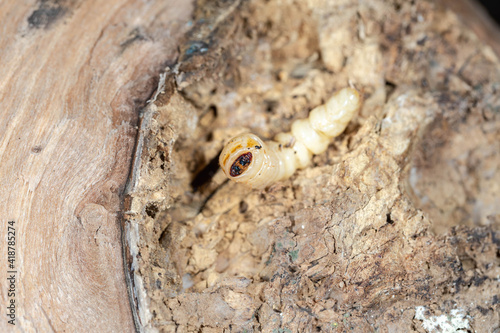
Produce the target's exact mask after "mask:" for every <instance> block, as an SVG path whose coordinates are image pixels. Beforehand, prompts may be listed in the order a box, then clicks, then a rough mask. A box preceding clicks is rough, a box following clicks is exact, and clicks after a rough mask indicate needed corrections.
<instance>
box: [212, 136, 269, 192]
mask: <svg viewBox="0 0 500 333" xmlns="http://www.w3.org/2000/svg"><path fill="white" fill-rule="evenodd" d="M269 153H270V152H269V148H268V147H267V145H266V144H265V143H264V141H262V140H261V139H260V138H259V137H258V136H256V135H255V134H251V133H245V134H241V135H238V136H236V137H234V138H232V139H231V140H229V142H228V143H227V144H226V146H225V147H224V149H223V150H222V153H221V154H220V156H219V164H220V166H221V168H222V171H224V173H225V174H226V177H227V178H229V179H231V180H233V181H235V182H238V183H243V184H246V185H249V186H251V187H254V188H262V187H265V186H266V185H267V180H268V179H269V177H270V176H271V177H272V174H273V172H271V174H269V172H270V171H271V170H270V169H276V168H273V167H272V164H273V163H271V159H270V156H269Z"/></svg>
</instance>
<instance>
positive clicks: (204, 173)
mask: <svg viewBox="0 0 500 333" xmlns="http://www.w3.org/2000/svg"><path fill="white" fill-rule="evenodd" d="M221 151H222V149H221ZM221 151H219V153H218V154H217V155H215V157H214V158H212V159H211V160H210V162H208V164H207V165H206V166H205V167H203V169H201V170H200V172H198V173H197V174H196V176H195V177H194V179H193V180H192V181H191V187H192V188H193V191H197V190H198V189H199V188H200V187H201V186H203V185H205V184H207V183H209V182H210V181H211V180H212V178H213V177H214V175H215V173H216V172H217V170H219V155H220V153H221Z"/></svg>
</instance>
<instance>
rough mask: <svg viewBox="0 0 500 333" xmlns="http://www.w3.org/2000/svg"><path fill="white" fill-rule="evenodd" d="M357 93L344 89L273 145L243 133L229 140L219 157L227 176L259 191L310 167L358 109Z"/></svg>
mask: <svg viewBox="0 0 500 333" xmlns="http://www.w3.org/2000/svg"><path fill="white" fill-rule="evenodd" d="M361 104H362V101H361V96H360V95H359V92H358V91H357V90H356V89H354V88H344V89H342V90H340V91H338V92H337V93H335V94H334V95H333V96H332V97H331V98H330V99H329V100H328V101H327V102H326V103H325V104H323V105H320V106H317V107H316V108H314V109H313V110H312V111H311V112H310V113H309V117H308V118H306V119H299V120H296V121H294V122H293V124H292V129H291V133H279V134H277V135H276V136H275V138H274V140H275V141H263V140H261V139H260V138H259V137H258V136H256V135H255V134H251V133H245V134H240V135H238V136H236V137H234V138H232V139H231V140H230V141H229V142H228V143H227V144H226V146H225V147H224V149H223V150H222V153H221V154H220V156H219V164H220V165H221V168H222V170H223V171H224V173H225V174H226V176H227V177H228V178H229V179H231V180H233V181H235V182H238V183H243V184H246V185H249V186H251V187H253V188H258V189H262V188H265V187H266V186H269V185H271V184H272V183H274V182H276V181H279V180H282V179H286V178H288V177H290V176H291V175H292V174H293V173H294V172H295V171H296V170H297V169H303V168H305V167H307V166H308V165H309V163H310V162H311V158H312V155H313V154H321V153H323V152H325V151H326V149H327V148H328V144H329V143H330V141H331V139H332V138H334V137H336V136H338V135H340V134H341V133H342V132H343V131H344V130H345V128H346V127H347V124H349V121H351V119H352V118H353V116H354V115H355V114H356V112H357V111H358V110H359V108H360V107H361Z"/></svg>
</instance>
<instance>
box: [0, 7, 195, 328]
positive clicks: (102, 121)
mask: <svg viewBox="0 0 500 333" xmlns="http://www.w3.org/2000/svg"><path fill="white" fill-rule="evenodd" d="M191 11H192V4H191V2H190V1H180V0H179V1H175V0H169V1H149V2H137V1H126V0H114V1H101V0H90V1H85V2H83V1H74V0H67V1H39V2H35V1H29V2H23V3H22V4H20V3H18V2H17V1H13V0H8V1H2V2H1V3H0V22H1V25H0V27H1V31H0V59H1V61H0V73H1V76H0V110H1V113H0V156H1V161H2V163H1V164H0V177H1V182H0V192H1V193H2V195H1V197H0V207H1V208H0V218H1V226H2V237H1V239H2V243H1V247H0V248H1V251H2V253H3V254H5V257H6V253H7V246H6V245H7V244H6V242H5V240H6V235H7V221H9V220H11V221H15V225H16V236H17V243H16V262H15V270H16V271H17V280H16V295H15V302H16V322H15V323H16V325H15V326H12V325H9V324H8V322H7V320H6V318H5V315H3V316H2V320H0V331H2V332H6V331H19V332H21V331H23V332H26V331H28V332H31V331H39V332H50V331H58V332H76V331H80V332H84V331H88V332H90V331H95V330H96V329H98V330H99V331H102V332H127V331H128V332H130V331H133V330H134V324H133V320H132V314H131V310H130V304H129V300H128V295H127V289H126V285H125V278H124V271H123V259H122V253H121V242H120V238H121V235H120V228H119V223H118V217H119V211H120V209H121V198H120V194H121V193H122V191H123V189H124V185H125V182H126V178H127V176H128V172H129V168H130V159H131V156H132V150H133V147H134V142H135V136H136V131H137V130H136V123H137V119H138V110H140V108H141V107H143V105H144V104H145V101H146V100H147V98H149V96H150V95H151V93H152V92H153V90H154V87H155V85H156V82H157V80H158V78H157V73H158V72H159V71H160V70H161V68H162V67H163V66H164V65H165V64H166V63H169V62H170V63H171V62H173V61H174V60H175V57H176V48H175V46H176V44H177V39H178V38H179V37H180V36H182V34H183V32H184V30H185V29H186V28H187V25H186V22H187V21H188V19H189V15H190V12H191ZM2 263H3V264H2V266H1V269H0V272H1V273H0V279H1V281H2V286H5V284H4V282H3V281H6V271H7V262H6V258H5V260H2ZM0 299H1V304H2V308H3V309H5V307H4V306H6V304H8V303H7V302H8V301H9V300H10V298H9V297H8V295H7V288H5V287H2V288H1V290H0ZM2 313H5V311H2Z"/></svg>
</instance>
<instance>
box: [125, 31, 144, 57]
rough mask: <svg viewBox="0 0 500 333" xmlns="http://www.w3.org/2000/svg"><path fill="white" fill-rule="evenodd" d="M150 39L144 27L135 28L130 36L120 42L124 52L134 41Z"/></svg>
mask: <svg viewBox="0 0 500 333" xmlns="http://www.w3.org/2000/svg"><path fill="white" fill-rule="evenodd" d="M144 40H148V38H147V37H146V35H145V34H144V32H143V31H142V29H140V28H135V29H134V30H132V31H131V32H130V33H129V34H128V38H127V39H126V40H125V41H123V42H121V43H120V46H121V48H122V52H123V51H124V50H125V49H126V48H127V47H128V46H130V45H131V44H132V43H134V42H139V41H144Z"/></svg>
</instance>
